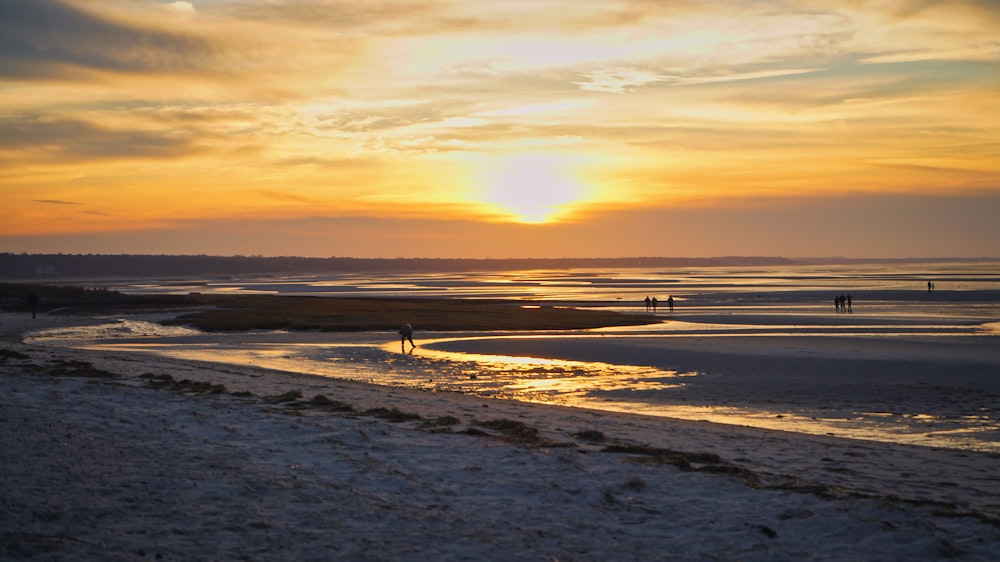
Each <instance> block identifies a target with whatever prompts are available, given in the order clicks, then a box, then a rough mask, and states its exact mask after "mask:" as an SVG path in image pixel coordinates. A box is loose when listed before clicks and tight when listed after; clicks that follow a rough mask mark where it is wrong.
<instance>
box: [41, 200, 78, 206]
mask: <svg viewBox="0 0 1000 562" xmlns="http://www.w3.org/2000/svg"><path fill="white" fill-rule="evenodd" d="M32 201H34V202H35V203H45V204H46V205H83V203H78V202H76V201H61V200H59V199H32Z"/></svg>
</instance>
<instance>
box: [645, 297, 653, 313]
mask: <svg viewBox="0 0 1000 562" xmlns="http://www.w3.org/2000/svg"><path fill="white" fill-rule="evenodd" d="M651 306H652V301H650V300H649V297H648V296H647V297H646V312H649V308H650V307H651Z"/></svg>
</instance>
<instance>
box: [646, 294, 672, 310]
mask: <svg viewBox="0 0 1000 562" xmlns="http://www.w3.org/2000/svg"><path fill="white" fill-rule="evenodd" d="M659 305H660V301H658V300H657V299H656V297H653V298H649V297H648V296H647V297H646V312H653V313H654V314H655V313H656V307H657V306H659ZM667 309H669V310H670V312H673V311H674V297H672V296H668V297H667Z"/></svg>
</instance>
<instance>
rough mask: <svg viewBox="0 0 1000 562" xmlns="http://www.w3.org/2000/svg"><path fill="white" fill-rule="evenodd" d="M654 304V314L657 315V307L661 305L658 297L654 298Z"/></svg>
mask: <svg viewBox="0 0 1000 562" xmlns="http://www.w3.org/2000/svg"><path fill="white" fill-rule="evenodd" d="M652 303H653V314H656V306H657V305H658V304H660V301H658V300H656V297H653V299H652Z"/></svg>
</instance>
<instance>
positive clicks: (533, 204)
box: [483, 153, 588, 224]
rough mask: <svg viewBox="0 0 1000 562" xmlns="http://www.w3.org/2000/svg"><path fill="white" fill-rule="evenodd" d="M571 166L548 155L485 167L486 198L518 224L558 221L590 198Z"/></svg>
mask: <svg viewBox="0 0 1000 562" xmlns="http://www.w3.org/2000/svg"><path fill="white" fill-rule="evenodd" d="M571 166H572V164H571V161H570V159H569V158H567V157H564V156H559V155H550V154H544V153H541V154H532V153H525V154H518V155H514V156H508V157H504V158H500V159H498V161H497V162H494V163H492V164H489V165H486V166H484V168H485V169H484V171H483V174H484V175H485V176H486V177H485V179H484V184H485V189H484V193H483V198H484V200H485V201H486V202H487V203H490V204H492V205H495V206H496V207H498V208H499V209H500V211H501V212H502V213H503V214H505V215H509V216H510V217H512V218H513V220H515V221H516V222H522V223H531V224H538V223H544V222H550V221H553V220H556V219H558V218H559V216H560V215H561V214H564V213H565V212H566V210H567V207H568V206H570V205H572V204H574V203H580V202H581V201H582V200H583V199H584V198H585V197H586V196H587V195H588V193H587V188H586V186H584V185H583V183H582V182H581V181H580V180H579V179H577V178H576V177H574V170H573V169H572V168H571Z"/></svg>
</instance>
